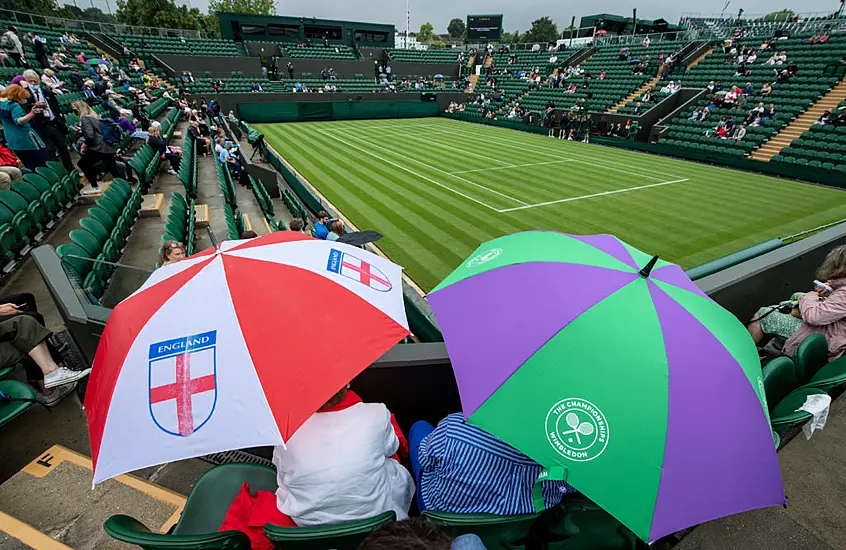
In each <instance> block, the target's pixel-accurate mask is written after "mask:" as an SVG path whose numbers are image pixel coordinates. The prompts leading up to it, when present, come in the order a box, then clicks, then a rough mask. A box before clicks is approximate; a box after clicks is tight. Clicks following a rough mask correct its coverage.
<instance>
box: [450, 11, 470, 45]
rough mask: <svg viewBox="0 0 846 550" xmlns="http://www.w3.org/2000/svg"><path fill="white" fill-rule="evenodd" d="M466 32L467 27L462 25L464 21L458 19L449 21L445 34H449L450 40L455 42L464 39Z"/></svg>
mask: <svg viewBox="0 0 846 550" xmlns="http://www.w3.org/2000/svg"><path fill="white" fill-rule="evenodd" d="M466 30H467V25H465V24H464V20H462V19H459V18H458V17H456V18H455V19H453V20H452V21H450V22H449V25H448V26H447V32H448V33H449V36H450V38H454V39H455V40H460V39H462V38H464V32H465V31H466Z"/></svg>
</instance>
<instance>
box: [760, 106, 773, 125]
mask: <svg viewBox="0 0 846 550" xmlns="http://www.w3.org/2000/svg"><path fill="white" fill-rule="evenodd" d="M775 113H776V109H775V105H774V104H772V103H770V105H769V107H767V108H765V109H764V111H763V112H762V113H761V118H763V119H764V122H766V121H768V120H771V119H773V118H775Z"/></svg>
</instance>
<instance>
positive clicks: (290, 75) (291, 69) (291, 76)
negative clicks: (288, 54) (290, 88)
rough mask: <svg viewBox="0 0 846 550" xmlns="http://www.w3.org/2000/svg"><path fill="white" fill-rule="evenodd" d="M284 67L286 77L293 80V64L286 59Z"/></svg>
mask: <svg viewBox="0 0 846 550" xmlns="http://www.w3.org/2000/svg"><path fill="white" fill-rule="evenodd" d="M286 68H287V69H288V78H290V79H291V80H293V79H294V64H293V63H291V62H290V61H288V64H287V65H286Z"/></svg>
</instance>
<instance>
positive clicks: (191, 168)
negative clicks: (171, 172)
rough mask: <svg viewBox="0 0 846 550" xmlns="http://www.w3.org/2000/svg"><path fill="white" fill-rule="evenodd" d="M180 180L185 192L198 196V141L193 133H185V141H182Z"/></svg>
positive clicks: (190, 195) (193, 196)
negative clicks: (192, 135)
mask: <svg viewBox="0 0 846 550" xmlns="http://www.w3.org/2000/svg"><path fill="white" fill-rule="evenodd" d="M177 175H178V177H179V181H181V182H182V186H183V187H185V194H186V195H187V196H188V197H191V198H196V197H197V142H196V141H195V140H194V138H192V137H191V134H188V133H186V134H185V141H183V142H182V158H181V159H180V161H179V172H177Z"/></svg>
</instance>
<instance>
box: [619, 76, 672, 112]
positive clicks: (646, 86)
mask: <svg viewBox="0 0 846 550" xmlns="http://www.w3.org/2000/svg"><path fill="white" fill-rule="evenodd" d="M663 69H664V65H661V66H660V67H658V73H657V74H656V75H655V78H653V79H652V80H650V81H649V82H647V83H646V84H644V85H643V86H641V87H640V88H638V89H637V90H635V91H633V92H632V93H630V94H629V95H628V96H626V98H625V99H623V100H622V101H620V102H619V103H617V104H616V105H614V106H613V107H611V108H610V109H608V112H609V113H616V112H617V111H619V110H620V109H622V108H623V107H625V106H626V105H628V104H629V103H631V102H632V101H634V100H635V98H638V97H640V96H641V95H642V94H644V93H645V92H646V90H648V89H650V88H652V87H653V86H655V85H656V84H658V81H659V80H661V71H662V70H663Z"/></svg>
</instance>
